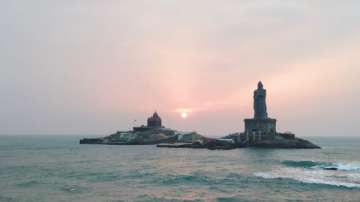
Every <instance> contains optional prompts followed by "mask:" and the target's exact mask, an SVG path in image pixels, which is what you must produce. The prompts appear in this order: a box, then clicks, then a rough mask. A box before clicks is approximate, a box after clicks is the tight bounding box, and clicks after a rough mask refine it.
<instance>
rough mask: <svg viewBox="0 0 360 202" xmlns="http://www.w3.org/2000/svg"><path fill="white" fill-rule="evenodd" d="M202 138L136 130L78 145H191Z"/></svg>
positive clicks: (177, 133)
mask: <svg viewBox="0 0 360 202" xmlns="http://www.w3.org/2000/svg"><path fill="white" fill-rule="evenodd" d="M205 139H207V138H205V137H204V136H202V135H200V134H198V133H196V132H190V133H185V132H179V131H176V130H172V129H169V128H160V127H157V128H147V127H142V128H137V129H135V130H133V131H119V132H116V133H114V134H112V135H109V136H106V137H101V138H84V139H81V140H80V144H108V145H156V144H160V143H176V142H183V143H192V142H195V141H198V140H201V141H203V140H205Z"/></svg>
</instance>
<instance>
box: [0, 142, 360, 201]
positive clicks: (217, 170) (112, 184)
mask: <svg viewBox="0 0 360 202" xmlns="http://www.w3.org/2000/svg"><path fill="white" fill-rule="evenodd" d="M85 136H86V135H85ZM85 136H84V137H85ZM80 138H82V137H76V136H56V137H55V136H0V201H1V202H10V201H11V202H14V201H28V202H42V201H51V202H57V201H100V202H101V201H108V202H118V201H146V202H150V201H224V202H225V201H277V202H281V201H360V138H324V137H322V138H309V139H310V140H312V141H314V142H315V143H317V144H319V145H320V146H322V147H323V149H322V150H302V149H300V150H292V149H255V148H246V149H236V150H230V151H210V150H202V149H169V148H156V147H155V146H109V145H79V144H78V141H79V139H80Z"/></svg>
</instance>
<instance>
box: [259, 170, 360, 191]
mask: <svg viewBox="0 0 360 202" xmlns="http://www.w3.org/2000/svg"><path fill="white" fill-rule="evenodd" d="M254 175H255V176H257V177H261V178H265V179H292V180H296V181H299V182H303V183H309V184H324V185H331V186H337V187H347V188H360V180H359V178H357V177H355V178H354V176H353V175H354V174H344V175H342V177H343V178H339V174H334V175H331V173H330V172H328V171H325V170H310V171H307V170H304V169H289V168H287V169H282V168H279V169H276V170H274V171H272V172H258V173H255V174H254Z"/></svg>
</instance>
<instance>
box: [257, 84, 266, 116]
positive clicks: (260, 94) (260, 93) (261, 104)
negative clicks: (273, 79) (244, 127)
mask: <svg viewBox="0 0 360 202" xmlns="http://www.w3.org/2000/svg"><path fill="white" fill-rule="evenodd" d="M254 111H255V115H254V116H255V117H254V118H255V119H267V118H268V114H267V109H266V90H265V89H264V86H263V84H262V83H261V81H259V83H258V88H257V89H256V90H255V91H254Z"/></svg>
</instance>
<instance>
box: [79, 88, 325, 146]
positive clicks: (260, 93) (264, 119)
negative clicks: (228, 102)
mask: <svg viewBox="0 0 360 202" xmlns="http://www.w3.org/2000/svg"><path fill="white" fill-rule="evenodd" d="M276 121H277V120H276V119H273V118H270V117H268V113H267V105H266V89H264V86H263V84H262V82H261V81H260V82H259V83H258V86H257V89H256V90H255V91H254V118H251V119H245V120H244V122H245V131H244V132H242V133H233V134H230V135H227V136H224V137H223V138H218V139H216V138H208V137H205V136H203V135H201V134H198V133H197V132H181V131H177V130H174V129H170V128H166V127H164V126H163V125H162V119H161V117H160V116H159V114H158V113H157V112H155V113H154V114H153V115H152V116H151V117H150V118H148V120H147V125H146V126H144V125H142V126H140V127H134V128H133V130H131V131H118V132H116V133H114V134H112V135H109V136H106V137H101V138H84V139H81V140H80V144H109V145H157V147H169V148H207V149H212V150H213V149H235V148H242V147H260V148H294V149H320V147H319V146H318V145H315V144H313V143H311V142H310V141H308V140H304V139H301V138H298V137H296V136H295V134H292V133H289V132H288V133H279V132H277V130H276Z"/></svg>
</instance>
